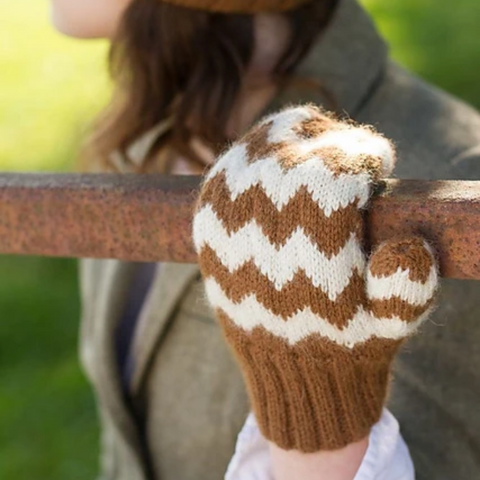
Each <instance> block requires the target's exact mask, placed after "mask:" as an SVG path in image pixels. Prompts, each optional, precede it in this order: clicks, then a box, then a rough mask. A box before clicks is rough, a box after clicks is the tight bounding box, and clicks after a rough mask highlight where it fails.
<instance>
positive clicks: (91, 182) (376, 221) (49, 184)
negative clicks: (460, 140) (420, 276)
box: [0, 174, 480, 279]
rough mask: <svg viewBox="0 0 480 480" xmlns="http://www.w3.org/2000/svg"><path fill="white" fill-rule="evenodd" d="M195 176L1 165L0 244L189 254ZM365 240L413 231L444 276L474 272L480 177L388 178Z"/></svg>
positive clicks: (34, 249)
mask: <svg viewBox="0 0 480 480" xmlns="http://www.w3.org/2000/svg"><path fill="white" fill-rule="evenodd" d="M199 184H200V178H199V177H172V176H162V175H103V174H93V175H77V174H54V175H45V174H2V175H0V253H4V254H21V255H46V256H62V257H94V258H118V259H123V260H131V261H169V262H191V263H193V262H196V254H195V251H194V249H193V245H192V242H191V219H192V214H193V207H194V202H195V198H196V195H197V193H198V188H199ZM367 220H368V227H369V228H368V241H369V243H370V244H371V245H375V244H378V243H380V242H381V241H383V240H386V239H388V238H392V237H399V236H401V237H405V236H408V235H411V234H413V235H421V236H423V237H425V238H426V239H427V240H428V241H429V242H430V243H431V244H432V245H433V246H434V248H435V249H436V251H437V253H438V257H439V261H440V266H441V271H442V274H443V275H444V276H445V277H451V278H463V279H467V278H468V279H480V182H470V181H468V182H467V181H434V182H433V181H432V182H426V181H419V180H388V181H386V182H385V183H384V184H383V185H382V187H381V188H379V189H378V191H377V192H376V194H375V195H374V197H373V199H372V202H371V204H370V206H369V210H368V217H367Z"/></svg>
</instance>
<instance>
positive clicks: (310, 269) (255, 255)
mask: <svg viewBox="0 0 480 480" xmlns="http://www.w3.org/2000/svg"><path fill="white" fill-rule="evenodd" d="M193 241H194V243H195V247H196V249H197V252H200V250H201V248H202V247H203V246H204V245H208V246H209V247H211V248H212V249H213V250H214V251H215V253H216V254H217V256H218V258H219V259H220V261H221V262H222V264H223V265H224V266H225V267H227V268H228V270H229V272H230V273H233V272H234V271H235V270H237V269H238V268H239V267H241V266H242V265H244V264H245V263H246V262H248V261H249V260H253V262H254V263H255V265H256V266H257V267H258V269H259V271H260V272H261V273H262V274H263V275H265V276H266V277H267V278H268V279H269V280H270V281H271V282H272V283H273V284H274V285H275V288H276V289H277V290H281V289H282V287H283V286H284V285H285V284H286V283H288V282H289V281H291V280H292V279H293V277H294V275H295V273H296V272H298V271H299V270H301V269H303V270H304V271H305V274H306V275H307V277H308V278H309V279H310V280H311V282H312V284H313V285H314V286H315V287H321V289H322V290H323V291H324V292H325V293H327V294H328V297H329V298H330V300H332V301H334V300H335V299H336V298H337V296H338V295H339V294H340V293H341V292H342V291H343V290H344V289H345V287H346V286H347V285H348V284H349V282H350V278H351V276H352V273H353V271H354V270H355V269H358V271H359V272H363V271H364V269H365V258H364V255H363V252H362V249H361V247H360V244H359V242H358V240H357V237H356V236H355V233H352V234H351V236H350V238H349V240H348V241H347V242H346V243H345V245H344V247H343V248H341V249H340V251H339V252H338V254H337V255H334V256H332V257H331V258H330V259H329V258H328V257H327V256H326V255H325V254H324V253H323V252H322V251H320V250H319V249H318V248H317V246H316V245H315V244H314V243H313V242H312V240H310V238H309V237H308V236H307V235H306V234H305V232H304V231H303V229H302V228H301V227H297V229H296V230H295V231H294V232H293V233H292V235H291V236H290V237H289V239H288V240H287V241H286V242H285V245H283V246H281V247H276V246H275V245H274V244H272V243H270V240H269V239H268V237H266V236H265V235H264V233H263V232H262V229H261V227H260V226H259V225H258V224H257V222H256V221H255V220H252V221H251V222H249V223H247V224H246V225H244V226H243V227H242V228H240V229H239V230H238V231H236V232H234V233H231V234H228V232H227V230H226V229H225V228H224V226H223V224H222V222H221V220H220V219H219V218H218V217H217V215H216V213H215V212H214V211H213V209H212V207H211V205H206V206H204V207H203V208H202V209H201V210H200V211H199V212H198V213H197V214H196V215H195V218H194V221H193ZM332 272H335V274H334V275H332Z"/></svg>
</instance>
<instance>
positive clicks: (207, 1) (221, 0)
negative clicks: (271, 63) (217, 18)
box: [161, 0, 314, 14]
mask: <svg viewBox="0 0 480 480" xmlns="http://www.w3.org/2000/svg"><path fill="white" fill-rule="evenodd" d="M161 1H162V2H164V3H170V4H172V5H177V6H179V7H187V8H194V9H198V10H207V11H209V12H217V13H242V14H255V13H262V12H286V11H288V10H293V9H294V8H297V7H299V6H300V5H303V4H305V3H308V2H311V1H314V0H161Z"/></svg>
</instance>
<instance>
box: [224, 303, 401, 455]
mask: <svg viewBox="0 0 480 480" xmlns="http://www.w3.org/2000/svg"><path fill="white" fill-rule="evenodd" d="M218 317H219V319H220V322H221V323H222V325H223V328H224V333H225V335H226V337H227V340H228V342H229V344H230V346H231V347H232V348H233V351H234V353H235V355H236V357H237V359H238V361H239V363H240V364H241V367H242V371H243V374H244V377H245V381H246V384H247V387H248V390H249V394H250V400H251V403H252V407H253V410H254V412H255V415H256V418H257V421H258V424H259V427H260V430H261V431H262V434H263V435H264V436H265V438H267V439H268V440H270V441H272V442H274V443H275V444H277V445H278V446H279V447H281V448H283V449H285V450H291V449H295V450H300V451H302V452H316V451H319V450H335V449H339V448H342V447H344V446H346V445H348V444H349V443H352V442H355V441H357V440H360V439H362V438H363V437H366V436H368V434H369V432H370V429H371V427H372V426H373V425H374V424H375V423H376V422H377V421H378V419H379V418H380V416H381V413H382V408H383V406H384V402H385V398H386V395H387V390H388V383H389V376H390V374H389V371H390V366H391V362H392V360H393V357H394V355H395V352H396V351H397V349H398V347H399V345H400V343H401V341H399V340H383V341H381V342H366V343H364V344H362V345H359V346H356V347H354V348H353V349H349V348H347V347H341V346H339V345H336V344H334V343H332V342H330V341H328V340H325V339H323V338H320V337H318V336H311V337H309V338H308V339H305V340H302V341H301V342H299V343H297V344H296V345H294V346H292V345H289V344H288V343H287V342H286V341H284V340H282V339H279V338H278V337H275V336H273V335H271V334H270V333H268V332H266V331H264V330H262V329H255V330H254V331H252V332H248V333H247V332H245V331H243V330H242V329H240V328H238V327H237V326H235V325H234V324H233V322H231V320H230V319H228V317H226V316H225V314H223V313H222V312H218Z"/></svg>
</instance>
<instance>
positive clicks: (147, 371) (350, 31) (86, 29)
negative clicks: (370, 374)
mask: <svg viewBox="0 0 480 480" xmlns="http://www.w3.org/2000/svg"><path fill="white" fill-rule="evenodd" d="M274 3H277V2H273V1H272V2H266V5H267V7H271V8H273V10H274V12H264V11H263V9H262V11H261V12H260V13H256V12H255V10H253V12H252V11H249V12H243V14H240V15H238V14H237V13H236V10H238V11H239V12H242V7H245V5H247V4H248V6H249V7H251V6H252V5H257V4H256V2H246V1H245V2H234V1H232V2H229V1H227V0H225V1H222V2H221V1H218V2H207V1H206V0H205V1H204V2H202V1H200V0H198V2H197V1H195V0H191V1H190V2H186V0H185V1H184V2H181V1H180V0H179V1H175V0H169V1H168V2H167V1H163V2H162V1H161V0H134V1H129V0H108V1H107V0H105V1H103V2H97V1H95V2H94V1H93V0H91V1H84V2H75V3H73V2H68V1H66V0H54V2H53V4H54V21H55V24H56V25H57V27H58V28H59V29H60V30H62V31H64V32H65V33H67V34H70V35H75V36H81V37H99V36H100V37H109V38H111V39H112V44H113V54H112V61H113V72H114V73H115V75H116V76H117V79H118V85H119V94H118V96H117V98H116V100H115V102H114V104H113V105H112V108H111V109H110V110H109V111H108V112H107V115H106V116H105V118H104V120H103V121H101V122H100V125H99V127H98V129H97V133H96V135H95V136H94V138H93V139H92V142H91V144H90V153H89V155H88V156H86V158H88V159H89V163H88V169H89V170H90V171H122V172H137V171H138V172H155V171H160V172H166V171H168V172H170V173H200V172H202V171H203V170H204V168H205V165H209V164H210V163H211V162H212V159H213V158H214V154H215V153H217V152H218V151H219V150H220V149H221V145H222V144H224V143H225V141H226V140H229V139H232V138H234V137H236V135H237V134H238V133H240V132H242V131H244V130H245V129H246V127H247V126H248V125H249V124H251V123H252V122H253V121H254V120H255V119H256V118H257V117H259V116H260V114H261V113H264V112H265V111H270V110H277V109H279V108H280V107H282V106H283V105H286V104H288V103H290V102H294V103H301V102H312V103H315V104H317V105H323V106H325V107H327V108H330V109H335V110H337V111H339V112H345V113H347V114H348V115H349V116H350V117H352V118H354V119H355V120H357V121H360V122H362V123H368V124H374V125H375V126H376V127H377V128H378V129H379V130H380V131H381V132H382V133H384V134H385V135H386V136H387V137H389V138H391V139H393V140H394V142H395V143H396V145H397V149H398V154H399V155H398V156H399V159H400V160H399V162H398V163H397V169H396V173H397V175H398V176H399V177H415V178H428V179H441V178H445V179H446V178H477V169H478V166H477V165H478V154H479V152H480V146H479V140H480V128H479V127H480V117H479V116H478V114H477V113H476V112H474V111H473V110H472V109H470V108H469V107H468V106H466V105H464V104H462V103H461V102H459V101H457V100H454V99H452V98H451V97H449V96H448V95H446V94H444V93H442V92H440V91H438V90H436V89H434V88H432V87H430V86H428V85H426V84H424V83H423V82H421V81H419V80H418V79H416V78H414V77H412V76H411V75H410V74H408V73H407V72H405V71H404V70H402V69H401V68H400V67H398V66H397V65H395V64H394V63H392V62H391V61H390V60H388V58H387V49H386V46H385V44H384V42H383V41H382V39H381V38H380V37H379V36H378V34H377V32H376V31H375V28H374V27H373V25H372V23H371V21H370V19H369V18H368V16H367V15H366V14H365V12H364V11H363V10H362V9H361V7H360V6H359V5H358V4H357V2H356V1H355V0H338V1H325V0H312V1H306V2H286V3H285V4H284V6H283V7H282V8H286V11H285V13H280V12H278V11H275V10H276V9H275V7H274V6H273V4H274ZM278 3H280V2H278ZM301 3H302V4H301ZM171 4H176V5H171ZM179 4H183V5H184V6H186V7H181V6H179ZM232 5H233V7H232ZM239 5H240V6H239ZM226 6H229V7H230V11H229V13H228V14H224V15H223V14H219V13H212V12H211V11H210V10H208V9H213V10H216V9H224V8H227V7H226ZM277 6H278V5H277ZM193 7H196V8H193ZM263 7H264V8H266V7H265V4H264V5H263ZM197 9H198V10H197ZM232 10H234V11H235V13H231V11H232ZM266 10H267V11H268V10H270V9H269V8H266ZM253 40H254V41H253ZM219 59H221V60H219ZM286 80H289V82H288V83H287V82H286ZM212 92H215V93H216V92H218V96H215V95H213V96H212V95H211V94H212ZM220 93H221V94H220ZM139 137H142V139H141V141H140V142H139V143H138V142H134V141H135V140H136V139H137V138H139ZM113 151H115V152H116V154H112V152H113ZM92 153H93V155H92ZM152 270H153V268H152V267H151V266H150V267H149V266H143V268H140V266H139V265H137V264H129V263H124V262H118V261H97V260H85V261H83V262H82V265H81V274H82V276H81V278H82V298H83V323H82V359H83V361H84V365H85V368H86V370H87V372H88V375H89V377H90V379H91V381H92V383H93V385H94V387H95V391H96V394H97V397H98V401H99V410H100V414H101V418H102V432H103V459H104V462H103V470H104V475H105V478H115V479H144V478H165V479H168V478H175V479H182V480H188V479H189V478H196V479H198V478H202V479H203V478H208V479H213V478H222V475H223V473H224V471H225V468H226V465H227V464H228V462H229V460H230V457H231V455H232V452H233V449H234V444H235V438H236V436H237V434H238V432H239V430H240V429H241V426H242V423H243V421H244V419H245V416H246V414H247V411H248V402H247V397H246V393H245V391H244V387H243V383H242V379H241V375H240V373H239V372H238V370H237V367H236V366H235V363H234V362H233V360H232V359H231V357H230V354H229V352H228V349H227V348H226V346H225V344H224V342H223V340H222V336H221V333H220V331H219V329H218V327H217V324H216V323H215V321H214V320H213V314H212V311H211V309H210V308H209V307H207V306H206V304H205V302H203V301H202V298H203V290H202V282H201V279H200V273H199V270H198V267H197V266H195V265H173V264H162V265H161V266H160V268H159V269H158V270H157V271H153V272H152ZM152 278H153V280H152ZM132 285H133V286H135V287H136V288H133V289H132ZM142 285H143V287H142ZM476 296H477V295H476V291H475V284H474V283H473V282H472V283H468V282H462V283H459V282H454V281H448V282H444V284H443V285H442V298H441V300H440V308H439V309H438V310H437V312H436V314H435V316H434V321H433V322H431V324H428V325H427V326H426V328H425V330H424V332H423V333H422V335H421V336H417V337H416V339H415V340H414V341H413V342H412V343H410V344H409V348H408V350H407V351H405V352H404V353H403V354H402V355H401V357H400V359H399V361H398V362H397V370H396V382H395V384H394V387H393V391H392V394H391V403H390V408H391V409H392V411H393V413H394V414H395V415H396V417H397V418H398V419H399V421H400V423H401V425H402V428H403V432H404V437H405V439H406V441H407V444H408V445H409V447H410V450H411V452H412V456H413V459H414V463H415V467H416V471H417V478H419V479H420V480H422V479H430V478H436V479H450V478H474V477H475V475H476V474H478V472H479V469H480V467H479V463H480V460H479V456H480V453H479V447H478V445H479V440H480V438H479V435H480V434H479V433H478V432H480V417H479V416H478V415H476V401H477V399H478V395H476V393H477V392H476V389H477V388H479V379H478V373H477V370H476V369H475V368H474V365H475V362H476V361H477V360H478V358H477V357H478V356H479V355H480V351H479V350H478V348H477V344H478V343H479V342H478V341H477V340H478V339H477V336H478V334H477V331H478V327H477V326H476V308H477V306H478V302H477V299H476ZM142 304H143V305H144V306H143V308H141V309H140V306H142ZM140 310H141V312H140ZM447 314H448V320H449V321H448V322H446V319H447ZM137 317H138V318H137ZM135 319H136V321H135ZM435 324H441V325H442V326H443V327H442V328H435ZM132 331H133V333H132ZM119 369H120V372H121V375H119ZM479 393H480V392H479ZM362 448H365V445H363V447H362ZM360 452H361V454H363V452H364V450H363V451H362V450H361V451H360ZM359 457H360V460H361V455H359ZM357 462H358V459H357Z"/></svg>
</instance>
